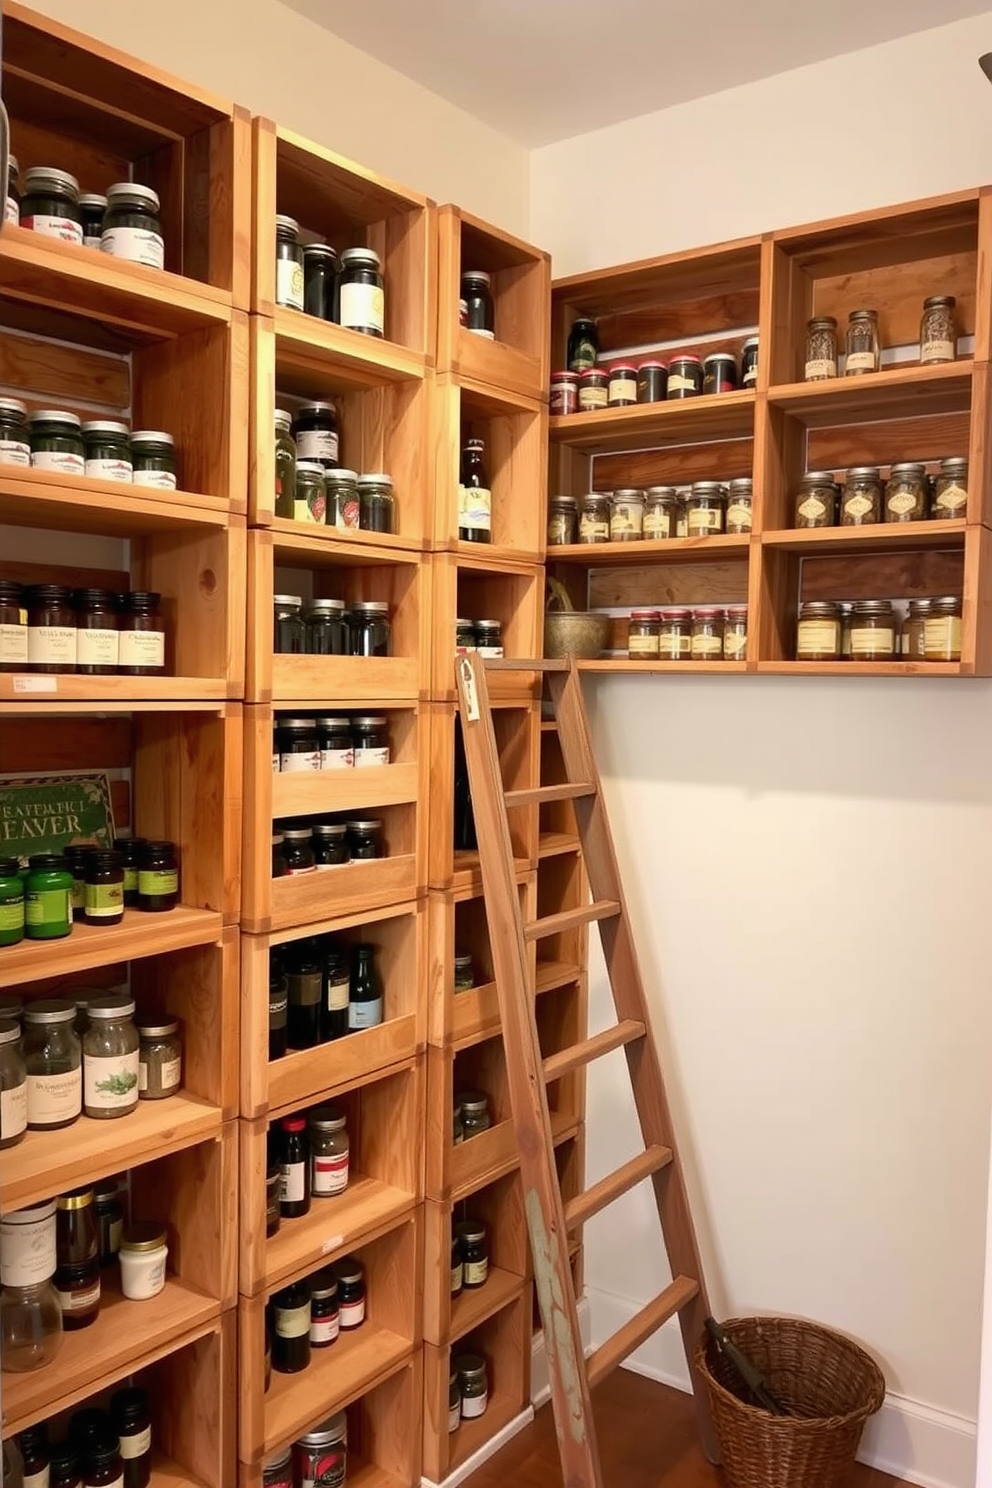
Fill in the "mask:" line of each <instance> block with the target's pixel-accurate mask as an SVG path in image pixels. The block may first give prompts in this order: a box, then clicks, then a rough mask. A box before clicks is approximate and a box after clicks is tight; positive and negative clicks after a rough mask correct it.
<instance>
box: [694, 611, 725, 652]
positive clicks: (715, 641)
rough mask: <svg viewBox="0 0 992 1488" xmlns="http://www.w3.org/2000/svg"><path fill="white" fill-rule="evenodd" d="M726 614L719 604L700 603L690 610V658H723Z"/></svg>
mask: <svg viewBox="0 0 992 1488" xmlns="http://www.w3.org/2000/svg"><path fill="white" fill-rule="evenodd" d="M725 621H726V614H725V612H724V610H723V608H722V607H721V606H719V605H700V606H698V607H697V608H696V609H694V610H693V612H692V660H693V661H722V660H723V627H724V624H725Z"/></svg>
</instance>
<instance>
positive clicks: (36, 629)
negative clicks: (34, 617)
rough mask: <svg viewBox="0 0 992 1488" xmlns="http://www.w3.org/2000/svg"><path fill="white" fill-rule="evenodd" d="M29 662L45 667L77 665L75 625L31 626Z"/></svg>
mask: <svg viewBox="0 0 992 1488" xmlns="http://www.w3.org/2000/svg"><path fill="white" fill-rule="evenodd" d="M28 661H29V662H30V663H32V664H34V663H43V664H44V665H45V666H75V665H76V627H75V626H74V625H29V626H28Z"/></svg>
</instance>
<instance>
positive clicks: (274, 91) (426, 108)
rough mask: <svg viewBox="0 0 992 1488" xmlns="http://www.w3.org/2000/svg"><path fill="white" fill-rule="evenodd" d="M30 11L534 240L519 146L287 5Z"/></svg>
mask: <svg viewBox="0 0 992 1488" xmlns="http://www.w3.org/2000/svg"><path fill="white" fill-rule="evenodd" d="M34 9H36V10H39V11H41V12H42V13H43V14H45V15H50V16H53V17H55V18H56V19H57V20H60V21H62V22H64V23H65V24H66V25H70V26H75V27H76V28H77V29H78V30H80V31H84V32H86V33H87V34H88V35H90V36H96V37H99V38H100V39H101V40H103V41H106V42H110V43H112V44H113V45H115V46H118V47H121V48H122V49H123V50H124V51H128V52H131V53H133V54H134V55H135V56H136V57H141V58H147V59H149V60H153V61H154V63H155V65H156V66H157V67H163V68H165V69H166V70H167V71H170V72H173V73H175V74H176V75H177V76H178V77H181V78H188V79H189V80H190V81H191V82H194V83H197V84H199V86H200V87H202V88H210V89H212V90H213V91H214V92H215V93H220V94H222V95H224V96H225V97H228V98H232V99H234V101H235V102H236V103H240V104H243V105H244V106H245V107H246V108H248V109H250V110H251V112H252V113H255V114H264V115H267V116H268V117H269V118H270V119H275V120H276V121H277V122H278V123H280V124H282V125H284V126H285V127H286V128H288V129H294V130H296V131H297V132H298V133H300V134H303V135H306V136H307V137H308V138H310V139H313V140H316V141H317V142H318V143H320V144H323V145H326V146H327V147H328V148H330V149H333V150H337V151H338V152H339V153H340V154H342V155H347V156H350V157H351V158H352V159H353V160H357V161H359V162H360V163H361V164H362V165H365V166H368V167H369V168H370V169H372V170H375V171H379V172H380V173H381V174H383V175H387V176H391V177H393V179H394V180H396V181H399V182H401V183H402V184H403V185H405V186H408V187H410V188H411V189H413V190H416V191H422V192H424V193H425V194H426V195H427V196H431V197H433V198H434V200H435V201H438V202H449V201H451V202H457V203H458V204H459V205H460V206H463V207H465V208H466V209H468V210H469V211H472V212H476V213H478V214H479V215H480V216H482V217H486V218H488V219H490V220H491V221H494V222H498V223H500V224H502V225H503V226H505V227H507V228H508V229H509V230H510V231H511V232H518V233H524V232H526V229H527V214H528V202H527V189H528V172H529V162H528V152H527V150H526V149H525V148H524V147H523V146H522V145H518V144H516V143H515V142H514V141H512V140H510V139H507V138H506V137H505V136H504V135H501V134H499V133H498V132H497V131H496V130H494V129H491V128H490V127H489V126H488V125H487V124H483V123H481V122H480V121H479V120H478V119H474V118H472V116H471V115H470V114H467V113H465V112H464V110H462V109H459V108H456V107H455V106H454V105H453V104H450V103H448V102H447V101H446V100H444V99H443V98H439V97H438V96H437V94H435V93H431V92H429V91H428V90H427V89H426V88H422V87H421V86H420V85H419V84H417V83H414V82H412V81H411V80H410V79H409V78H407V77H404V76H403V75H402V73H399V72H397V71H396V70H395V69H394V68H391V67H386V66H384V65H383V64H382V63H381V62H378V61H376V60H375V58H373V57H371V56H369V55H368V54H367V53H365V52H361V51H359V50H358V49H357V48H355V47H353V46H349V45H348V44H347V43H346V42H344V41H341V40H339V39H338V38H337V37H336V36H332V35H331V33H330V32H329V31H326V30H325V29H324V28H323V27H320V26H317V25H315V24H314V23H313V22H312V21H308V20H306V19H305V18H304V17H303V16H301V15H299V14H297V12H296V11H295V10H290V9H289V8H288V7H287V6H285V5H281V4H279V0H168V3H167V4H158V5H153V4H151V3H149V0H39V3H37V4H35V5H34Z"/></svg>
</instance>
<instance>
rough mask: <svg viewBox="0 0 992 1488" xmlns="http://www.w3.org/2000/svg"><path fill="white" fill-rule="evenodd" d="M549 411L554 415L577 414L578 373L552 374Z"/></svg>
mask: <svg viewBox="0 0 992 1488" xmlns="http://www.w3.org/2000/svg"><path fill="white" fill-rule="evenodd" d="M550 409H551V412H552V413H554V414H566V413H578V411H579V374H578V372H552V374H551V399H550Z"/></svg>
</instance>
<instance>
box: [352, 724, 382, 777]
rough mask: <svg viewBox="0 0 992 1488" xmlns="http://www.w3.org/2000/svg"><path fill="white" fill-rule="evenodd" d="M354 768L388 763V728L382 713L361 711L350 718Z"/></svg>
mask: <svg viewBox="0 0 992 1488" xmlns="http://www.w3.org/2000/svg"><path fill="white" fill-rule="evenodd" d="M351 734H352V738H353V739H354V744H355V748H354V763H355V766H356V768H357V767H359V766H366V765H388V764H389V730H388V728H387V724H386V716H385V714H384V713H362V714H359V715H357V716H356V717H353V718H352V720H351Z"/></svg>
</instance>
